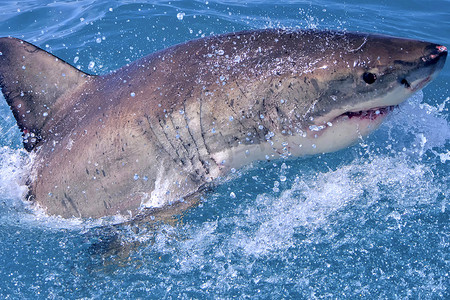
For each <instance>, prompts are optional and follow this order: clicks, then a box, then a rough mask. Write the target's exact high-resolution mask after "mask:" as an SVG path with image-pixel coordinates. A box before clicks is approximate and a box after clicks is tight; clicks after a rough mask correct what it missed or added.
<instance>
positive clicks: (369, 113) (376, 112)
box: [309, 105, 398, 136]
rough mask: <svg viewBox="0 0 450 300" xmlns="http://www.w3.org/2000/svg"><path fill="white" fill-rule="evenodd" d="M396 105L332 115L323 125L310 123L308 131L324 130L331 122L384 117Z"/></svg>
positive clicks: (373, 119) (372, 119)
mask: <svg viewBox="0 0 450 300" xmlns="http://www.w3.org/2000/svg"><path fill="white" fill-rule="evenodd" d="M396 107H398V105H391V106H383V107H374V108H371V109H368V110H360V111H347V112H344V113H343V114H340V115H338V116H337V117H334V118H333V119H332V120H330V121H328V122H326V123H325V124H323V125H311V126H309V131H312V132H315V135H316V136H317V133H318V132H319V131H324V129H327V128H328V127H332V126H333V124H335V123H336V124H337V123H339V122H345V121H347V120H352V121H369V122H370V121H375V120H378V119H381V118H384V117H386V116H387V115H388V114H389V113H390V112H391V111H393V110H394V109H395V108H396Z"/></svg>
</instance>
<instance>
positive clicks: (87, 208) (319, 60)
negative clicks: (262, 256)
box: [0, 29, 447, 218]
mask: <svg viewBox="0 0 450 300" xmlns="http://www.w3.org/2000/svg"><path fill="white" fill-rule="evenodd" d="M446 57H447V48H446V47H444V46H442V45H439V44H434V43H428V42H423V41H417V40H410V39H403V38H395V37H390V36H382V35H375V34H365V33H351V32H334V31H315V30H299V31H290V30H278V29H267V30H255V31H246V32H238V33H230V34H224V35H219V36H211V37H207V38H202V39H198V40H193V41H189V42H186V43H183V44H180V45H176V46H173V47H170V48H167V49H165V50H162V51H158V52H156V53H153V54H150V55H148V56H146V57H144V58H141V59H139V60H137V61H135V62H133V63H131V64H129V65H126V66H124V67H122V68H120V69H118V70H116V71H114V72H112V73H110V74H106V75H102V76H94V75H90V74H87V73H84V72H82V71H80V70H78V69H76V68H74V67H73V66H71V65H69V64H68V63H66V62H65V61H63V60H62V59H59V58H57V57H55V56H53V55H52V54H50V53H47V52H45V51H44V50H42V49H40V48H38V47H36V46H33V45H31V44H29V43H27V42H25V41H22V40H19V39H16V38H12V37H6V38H1V39H0V86H1V89H2V92H3V94H4V96H5V99H6V101H7V102H8V104H9V105H10V107H11V110H12V112H13V114H14V117H15V118H16V120H17V124H18V126H19V128H20V130H21V131H22V132H23V143H24V147H25V149H26V150H28V151H30V152H33V153H34V159H33V164H32V172H31V174H30V177H29V181H28V185H29V193H28V195H27V199H28V200H30V201H32V202H34V203H37V204H38V205H39V206H41V207H42V208H43V209H45V211H46V212H47V213H48V214H49V215H58V216H62V217H64V218H69V217H82V218H98V217H104V216H111V215H117V214H120V215H126V216H131V217H132V218H133V217H136V216H142V215H145V214H146V213H148V211H151V209H153V208H158V207H167V206H169V205H171V204H172V203H180V202H181V203H182V202H183V201H186V199H188V198H189V197H194V195H198V194H199V193H200V192H201V191H202V190H203V189H204V188H205V187H208V186H209V185H211V184H213V183H214V182H215V181H216V180H217V178H220V177H223V176H226V174H228V173H229V172H230V171H233V169H237V168H240V167H242V166H244V165H246V164H248V163H250V162H252V161H256V160H265V159H276V158H280V157H286V156H303V155H312V154H316V153H324V152H330V151H336V150H338V149H341V148H344V147H347V146H349V145H351V144H353V143H355V142H356V141H357V140H358V139H359V138H361V137H364V136H366V135H368V134H369V133H370V132H372V131H374V130H375V129H376V128H377V127H378V126H379V125H380V124H381V122H382V121H383V120H384V119H385V118H386V116H387V115H388V114H389V113H390V112H391V111H392V110H393V109H394V108H395V107H396V106H397V105H398V104H400V103H401V102H403V101H404V100H405V99H407V98H408V97H410V96H411V95H412V94H413V93H415V92H416V91H418V90H420V89H421V88H423V87H424V86H425V85H426V84H427V83H429V82H430V81H431V80H433V79H434V78H435V77H436V76H437V74H438V73H439V71H440V70H441V69H442V68H443V66H444V63H445V60H446Z"/></svg>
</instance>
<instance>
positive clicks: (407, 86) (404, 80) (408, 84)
mask: <svg viewBox="0 0 450 300" xmlns="http://www.w3.org/2000/svg"><path fill="white" fill-rule="evenodd" d="M400 83H401V84H403V85H404V86H405V87H406V88H410V87H411V84H410V83H409V82H408V80H406V79H405V78H403V79H402V80H401V81H400Z"/></svg>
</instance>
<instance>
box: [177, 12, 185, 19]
mask: <svg viewBox="0 0 450 300" xmlns="http://www.w3.org/2000/svg"><path fill="white" fill-rule="evenodd" d="M185 15H186V14H185V13H177V19H178V20H183V18H184V16H185Z"/></svg>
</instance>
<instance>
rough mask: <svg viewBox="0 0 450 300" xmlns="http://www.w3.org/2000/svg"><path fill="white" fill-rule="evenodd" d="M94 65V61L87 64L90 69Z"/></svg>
mask: <svg viewBox="0 0 450 300" xmlns="http://www.w3.org/2000/svg"><path fill="white" fill-rule="evenodd" d="M94 66H95V62H93V61H91V62H90V63H89V65H88V69H89V70H92V69H93V68H94Z"/></svg>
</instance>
